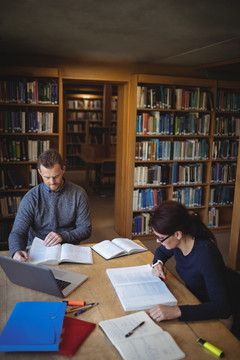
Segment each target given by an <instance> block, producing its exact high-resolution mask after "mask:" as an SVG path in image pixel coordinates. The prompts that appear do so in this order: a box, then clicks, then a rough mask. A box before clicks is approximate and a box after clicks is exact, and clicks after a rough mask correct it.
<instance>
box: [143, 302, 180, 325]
mask: <svg viewBox="0 0 240 360" xmlns="http://www.w3.org/2000/svg"><path fill="white" fill-rule="evenodd" d="M149 315H150V316H151V318H152V319H153V320H155V321H157V322H160V321H163V320H173V319H178V318H179V317H180V316H181V310H180V308H179V307H178V306H168V305H156V306H154V308H152V309H151V310H149Z"/></svg>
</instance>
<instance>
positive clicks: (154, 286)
mask: <svg viewBox="0 0 240 360" xmlns="http://www.w3.org/2000/svg"><path fill="white" fill-rule="evenodd" d="M106 272H107V275H108V277H109V279H110V281H111V283H112V285H113V287H114V289H115V291H116V293H117V295H118V298H119V301H120V302H121V304H122V307H123V309H124V310H125V311H134V310H143V309H150V308H152V307H153V306H155V305H157V304H163V305H171V306H173V305H177V300H176V298H175V297H174V296H173V294H172V293H171V292H170V290H169V289H168V287H167V286H166V284H165V283H164V282H163V281H162V280H160V279H159V278H158V277H156V276H155V275H153V274H152V269H151V267H150V265H149V264H148V265H142V266H132V267H127V268H118V269H107V270H106Z"/></svg>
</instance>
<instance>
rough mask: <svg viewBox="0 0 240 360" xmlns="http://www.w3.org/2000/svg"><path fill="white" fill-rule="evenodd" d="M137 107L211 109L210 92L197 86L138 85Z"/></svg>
mask: <svg viewBox="0 0 240 360" xmlns="http://www.w3.org/2000/svg"><path fill="white" fill-rule="evenodd" d="M137 107H138V108H150V109H177V110H202V111H206V110H213V100H212V94H211V93H210V92H208V91H204V90H202V89H200V88H199V87H195V88H192V89H184V88H176V89H174V88H171V87H168V86H165V85H155V86H152V85H151V86H145V85H138V87H137Z"/></svg>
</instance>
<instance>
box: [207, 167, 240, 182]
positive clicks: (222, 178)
mask: <svg viewBox="0 0 240 360" xmlns="http://www.w3.org/2000/svg"><path fill="white" fill-rule="evenodd" d="M236 172H237V164H236V163H230V164H224V163H213V164H212V177H211V181H212V182H217V183H222V182H234V181H235V180H236Z"/></svg>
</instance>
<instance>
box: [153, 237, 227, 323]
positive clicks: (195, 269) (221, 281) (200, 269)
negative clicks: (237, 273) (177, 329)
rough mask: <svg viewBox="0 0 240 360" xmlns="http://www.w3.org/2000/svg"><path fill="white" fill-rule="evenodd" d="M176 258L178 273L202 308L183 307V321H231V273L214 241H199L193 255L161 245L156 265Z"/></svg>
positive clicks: (192, 251) (195, 243) (194, 306)
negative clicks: (228, 279) (229, 281)
mask: <svg viewBox="0 0 240 360" xmlns="http://www.w3.org/2000/svg"><path fill="white" fill-rule="evenodd" d="M172 256H174V257H175V260H176V271H177V272H178V274H179V276H180V277H181V279H182V280H183V281H184V283H185V284H186V286H187V287H188V289H189V290H190V291H191V292H192V293H193V294H194V295H195V296H196V297H197V298H198V299H199V300H200V301H201V304H199V305H180V306H179V307H180V310H181V317H180V320H183V321H194V320H208V319H221V318H227V317H229V316H230V315H231V312H232V311H231V303H230V294H229V289H228V284H227V271H226V267H225V264H224V261H223V258H222V255H221V253H220V251H219V250H218V248H217V246H216V245H215V244H214V243H213V242H211V241H210V240H206V239H205V240H204V239H195V241H194V246H193V248H192V250H191V252H190V253H189V254H188V255H186V256H184V255H183V253H182V251H181V250H180V249H178V248H175V249H173V250H167V249H166V248H165V247H164V246H162V245H160V246H159V247H158V248H157V250H156V252H155V255H154V260H153V262H154V263H155V262H156V261H157V260H162V261H163V263H165V262H166V261H167V259H169V258H170V257H172Z"/></svg>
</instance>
